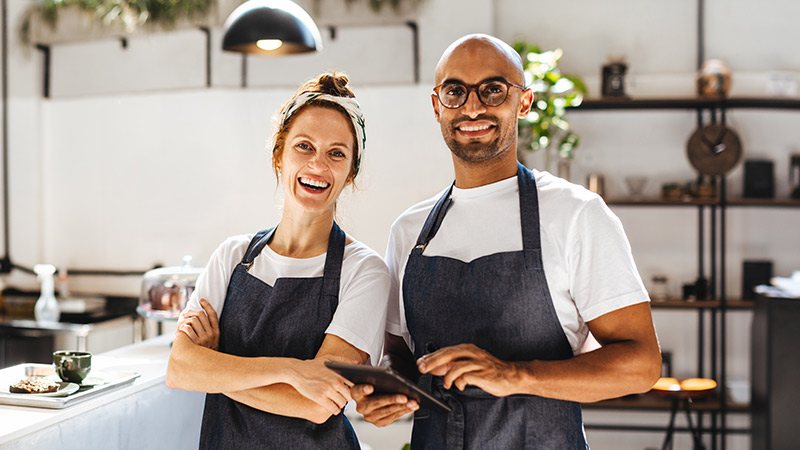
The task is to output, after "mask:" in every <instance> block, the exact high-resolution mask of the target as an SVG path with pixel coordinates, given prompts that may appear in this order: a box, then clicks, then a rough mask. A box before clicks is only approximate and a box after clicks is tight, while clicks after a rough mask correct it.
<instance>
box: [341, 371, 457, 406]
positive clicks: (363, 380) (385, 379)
mask: <svg viewBox="0 0 800 450" xmlns="http://www.w3.org/2000/svg"><path fill="white" fill-rule="evenodd" d="M325 365H326V366H327V367H328V368H329V369H331V370H333V371H335V372H338V373H339V374H341V375H342V376H343V377H345V378H347V379H348V380H350V381H352V382H353V383H355V384H369V385H371V386H372V387H374V388H375V392H374V393H373V394H378V395H384V394H402V395H405V396H406V397H408V398H410V399H414V400H416V401H417V403H419V406H420V408H428V409H439V410H444V411H450V407H449V406H447V404H445V403H443V402H442V401H441V400H439V399H437V398H435V397H434V396H432V395H431V394H429V393H427V392H425V391H423V390H422V389H420V388H419V387H417V385H416V384H414V383H413V382H411V380H409V379H408V378H406V377H404V376H402V375H400V374H399V373H397V372H395V371H394V370H392V369H390V368H383V367H372V366H365V365H360V364H347V363H341V362H336V361H327V362H326V363H325Z"/></svg>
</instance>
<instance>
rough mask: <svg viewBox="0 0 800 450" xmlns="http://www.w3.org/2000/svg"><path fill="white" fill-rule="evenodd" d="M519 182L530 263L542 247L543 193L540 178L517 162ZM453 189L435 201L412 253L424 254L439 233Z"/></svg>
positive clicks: (524, 245) (527, 253)
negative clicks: (539, 189)
mask: <svg viewBox="0 0 800 450" xmlns="http://www.w3.org/2000/svg"><path fill="white" fill-rule="evenodd" d="M517 183H518V185H519V212H520V221H521V224H520V225H521V226H522V249H523V251H525V255H526V256H525V260H526V262H529V263H530V264H528V265H529V266H532V265H533V261H532V260H531V261H528V260H529V259H530V258H531V257H533V256H535V254H536V253H537V252H539V251H541V248H542V242H541V236H540V234H539V233H540V224H539V195H538V192H537V189H536V179H535V177H534V175H533V172H531V171H530V170H528V168H527V167H525V166H523V165H522V163H520V162H517ZM452 192H453V185H450V187H449V188H448V189H447V191H445V192H444V194H442V196H441V197H440V198H439V200H438V201H437V202H436V205H434V207H433V210H431V213H430V214H429V215H428V218H427V220H426V221H425V225H424V226H423V227H422V231H421V232H420V233H419V237H418V238H417V244H416V245H415V246H414V248H413V249H412V250H411V254H417V255H421V254H422V252H423V251H425V247H427V245H428V242H430V241H431V239H433V237H434V236H436V233H437V232H438V231H439V227H440V226H441V225H442V221H443V220H444V216H445V214H447V210H448V208H449V207H450V204H451V203H452V201H453V200H452V199H451V198H450V195H451V194H452Z"/></svg>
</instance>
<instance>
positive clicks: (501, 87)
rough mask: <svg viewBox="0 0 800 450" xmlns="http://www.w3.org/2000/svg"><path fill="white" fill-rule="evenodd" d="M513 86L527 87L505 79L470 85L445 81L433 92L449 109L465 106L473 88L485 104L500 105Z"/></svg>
mask: <svg viewBox="0 0 800 450" xmlns="http://www.w3.org/2000/svg"><path fill="white" fill-rule="evenodd" d="M512 86H513V87H516V88H520V89H522V90H524V89H525V88H524V87H522V86H518V85H516V84H514V83H509V82H508V81H505V80H484V81H481V82H480V83H478V84H469V85H468V84H464V83H461V82H459V81H445V82H444V83H442V84H440V85H438V86H436V87H435V88H433V93H434V94H435V95H436V97H438V98H439V103H441V104H442V106H444V107H445V108H448V109H456V108H461V107H462V106H464V103H467V98H468V97H469V93H470V91H472V90H473V89H474V90H475V92H476V93H477V94H478V99H479V100H480V101H481V103H483V104H484V105H485V106H500V105H502V104H503V102H505V101H506V98H508V90H509V89H511V87H512Z"/></svg>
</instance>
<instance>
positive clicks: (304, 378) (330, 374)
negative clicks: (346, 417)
mask: <svg viewBox="0 0 800 450" xmlns="http://www.w3.org/2000/svg"><path fill="white" fill-rule="evenodd" d="M334 360H336V361H341V360H343V358H337V357H333V356H330V355H326V356H321V357H318V358H315V359H309V360H294V361H293V363H292V364H291V365H290V366H289V367H288V368H287V370H288V380H287V382H288V384H290V385H291V386H292V387H294V388H295V389H296V390H297V392H299V393H300V394H301V395H303V396H304V397H306V398H308V399H309V400H311V401H313V402H314V403H316V404H318V405H320V406H321V407H323V408H324V409H325V410H326V411H328V412H330V413H331V414H332V415H336V414H339V412H340V411H341V410H342V408H344V406H345V405H346V404H347V402H349V401H350V400H352V397H351V396H350V387H352V386H353V383H351V382H350V381H349V380H347V379H346V378H344V377H342V376H341V375H339V374H337V373H336V372H334V371H332V370H330V369H328V368H327V367H325V361H334ZM346 362H351V363H353V362H354V361H346ZM354 363H357V361H355V362H354Z"/></svg>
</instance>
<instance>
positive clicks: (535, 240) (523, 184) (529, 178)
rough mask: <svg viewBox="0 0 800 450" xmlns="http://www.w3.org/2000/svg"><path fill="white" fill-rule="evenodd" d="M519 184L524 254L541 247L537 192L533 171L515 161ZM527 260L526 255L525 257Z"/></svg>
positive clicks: (538, 249)
mask: <svg viewBox="0 0 800 450" xmlns="http://www.w3.org/2000/svg"><path fill="white" fill-rule="evenodd" d="M517 183H518V184H519V216H520V217H519V218H520V225H521V226H522V249H523V250H524V251H525V253H526V255H527V254H528V253H529V252H531V251H534V252H537V251H540V250H541V249H542V240H541V235H540V231H541V230H540V223H539V193H538V191H537V189H536V178H535V177H534V175H533V172H531V171H530V170H528V168H527V167H525V166H523V165H522V164H521V163H519V162H517ZM525 259H526V260H527V256H526V257H525Z"/></svg>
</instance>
